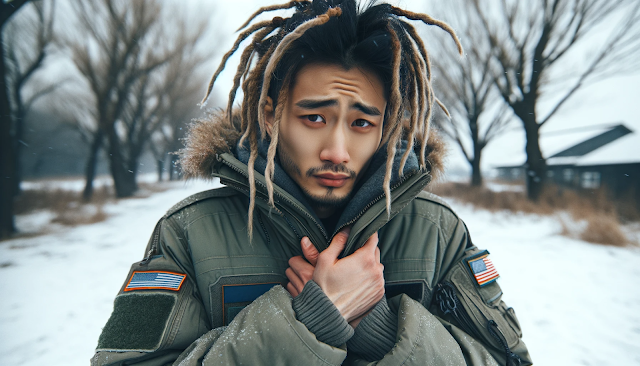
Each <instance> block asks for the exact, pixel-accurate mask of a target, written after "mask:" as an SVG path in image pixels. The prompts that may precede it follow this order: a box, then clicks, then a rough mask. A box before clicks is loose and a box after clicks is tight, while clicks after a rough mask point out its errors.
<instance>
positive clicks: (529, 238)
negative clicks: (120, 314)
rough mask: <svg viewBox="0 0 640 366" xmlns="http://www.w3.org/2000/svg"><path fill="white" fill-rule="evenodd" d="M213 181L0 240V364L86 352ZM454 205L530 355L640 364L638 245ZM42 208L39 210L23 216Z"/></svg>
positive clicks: (85, 355) (56, 361) (64, 360)
mask: <svg viewBox="0 0 640 366" xmlns="http://www.w3.org/2000/svg"><path fill="white" fill-rule="evenodd" d="M210 187H212V184H211V183H203V182H193V183H189V184H186V185H185V184H180V185H177V186H176V187H175V188H173V189H170V190H168V191H166V192H162V193H157V194H154V195H152V196H150V197H148V198H135V199H128V200H122V201H119V202H118V203H116V204H107V205H106V206H105V208H104V209H105V211H106V212H107V213H108V214H109V218H108V219H107V220H106V221H104V222H100V223H96V224H92V225H86V226H79V227H76V228H64V227H58V228H56V229H55V230H53V231H52V232H51V233H49V234H46V235H41V236H36V237H29V238H27V237H23V238H17V239H13V240H9V241H3V242H0V294H1V299H2V300H1V301H0V365H11V366H18V365H86V364H88V360H89V358H90V357H91V356H92V354H93V349H94V347H95V345H96V342H97V339H98V336H99V334H100V329H101V327H102V326H103V325H104V324H105V322H106V321H107V319H108V317H109V314H110V312H111V309H112V302H113V298H114V296H115V295H116V293H117V292H118V290H119V288H120V286H121V284H122V281H123V280H124V277H125V276H126V274H127V272H128V270H129V266H130V264H131V263H132V262H135V261H137V260H139V259H140V258H142V256H143V251H144V248H145V246H146V243H147V240H148V238H149V235H150V234H151V231H152V230H153V227H154V225H155V223H156V220H157V219H158V218H159V217H160V216H162V214H163V213H164V211H165V210H167V209H168V208H170V207H171V206H172V205H173V204H174V203H176V202H178V201H179V200H181V199H182V198H184V197H186V196H188V195H190V194H192V193H195V192H198V191H200V190H204V189H208V188H210ZM452 206H453V207H454V209H455V210H456V211H457V212H458V214H459V215H460V216H461V217H462V218H463V219H464V220H465V221H466V223H467V225H468V226H469V230H470V231H471V235H472V237H473V241H474V243H475V244H476V245H478V246H480V247H484V248H487V249H489V250H490V252H491V255H492V259H493V262H494V263H495V265H496V267H497V269H498V271H499V272H500V274H501V276H502V277H501V279H500V280H499V282H500V284H501V286H502V288H503V291H504V292H505V296H504V300H505V301H506V302H507V303H508V304H509V305H510V306H513V307H514V308H515V309H516V311H517V313H518V317H519V319H520V322H521V325H522V328H523V330H524V339H525V342H526V343H527V345H528V346H529V350H530V352H531V355H532V357H533V359H534V361H535V363H536V365H563V366H565V365H594V366H596V365H597V366H600V365H640V311H639V310H640V290H639V288H638V286H639V284H640V266H639V265H638V263H640V250H639V249H638V248H614V247H607V246H599V245H594V244H589V243H585V242H582V241H578V240H574V239H569V238H566V237H563V236H560V235H559V234H558V233H559V232H560V225H559V223H558V222H556V219H555V218H553V217H541V216H535V215H518V214H513V213H489V212H486V211H481V210H474V209H473V208H471V207H469V206H466V205H463V204H460V203H457V202H455V201H454V202H452ZM38 215H39V216H38ZM46 220H47V217H46V214H43V213H40V214H34V215H29V217H23V218H21V221H20V222H21V223H20V224H21V225H29V223H30V222H31V223H35V222H38V221H39V222H41V223H42V222H46Z"/></svg>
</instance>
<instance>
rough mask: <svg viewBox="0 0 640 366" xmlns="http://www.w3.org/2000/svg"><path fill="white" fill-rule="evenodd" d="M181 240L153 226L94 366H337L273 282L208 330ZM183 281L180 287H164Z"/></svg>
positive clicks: (172, 230) (335, 354) (338, 353)
mask: <svg viewBox="0 0 640 366" xmlns="http://www.w3.org/2000/svg"><path fill="white" fill-rule="evenodd" d="M183 237H184V235H183V233H182V232H181V231H180V228H179V227H178V225H176V223H175V221H172V219H171V218H168V219H163V220H161V221H160V222H159V223H158V226H157V227H156V230H154V234H153V235H152V238H151V240H150V242H149V245H148V246H147V253H148V254H147V256H146V258H145V259H143V260H142V261H141V262H138V263H134V264H133V265H132V267H131V270H130V273H129V275H128V276H127V280H126V281H125V283H124V284H123V286H122V288H121V289H120V292H119V293H118V295H117V297H116V299H115V301H114V309H113V312H112V314H111V316H110V318H109V320H108V321H107V324H106V325H105V327H104V328H103V330H102V334H101V335H100V338H99V340H98V347H97V349H96V353H95V355H94V357H93V358H92V360H91V364H92V365H145V366H146V365H149V366H151V365H154V366H155V365H172V364H173V365H203V364H206V365H214V364H215V365H218V364H219V365H233V364H245V365H278V364H297V363H298V362H299V361H300V360H301V359H304V360H305V363H306V364H309V365H316V364H317V365H340V364H342V361H343V360H344V358H345V357H346V350H345V349H343V348H336V347H332V346H330V345H327V344H325V343H322V342H319V341H318V340H316V337H315V336H314V334H313V333H311V332H310V331H309V330H308V329H307V328H306V326H305V325H304V324H303V323H301V322H300V321H298V320H297V319H296V314H295V312H294V310H293V308H292V298H291V296H290V295H289V293H288V292H287V291H286V290H285V289H284V288H283V287H282V286H279V285H278V286H275V287H273V288H272V289H271V290H270V291H268V292H266V293H265V294H263V295H262V296H260V297H258V298H257V299H256V300H255V301H253V303H251V304H250V305H248V306H247V307H245V308H244V310H242V311H241V312H240V313H239V314H238V315H237V316H236V317H235V318H234V320H233V321H232V322H231V323H230V324H229V325H228V326H226V327H220V328H216V329H211V326H210V322H209V319H208V316H207V313H206V310H205V308H204V306H203V303H202V298H201V296H200V294H199V291H198V289H197V286H196V283H195V281H194V270H193V266H192V262H191V258H190V254H189V251H188V248H186V247H185V244H184V243H183V241H182V240H180V239H181V238H183ZM167 273H168V274H171V275H169V277H165V279H161V280H158V278H159V277H157V276H158V274H163V275H164V274H167ZM154 276H156V277H154ZM171 276H174V277H171ZM176 276H177V277H176ZM181 276H185V277H184V280H183V282H182V283H181V284H180V285H179V286H178V285H175V284H174V285H170V284H167V282H162V281H169V282H170V281H171V280H172V279H173V280H175V281H178V280H180V278H181ZM166 278H169V279H168V280H167V279H166ZM158 281H160V282H162V283H160V282H158ZM163 286H165V287H166V288H157V287H163ZM145 287H146V288H145ZM176 287H177V288H176Z"/></svg>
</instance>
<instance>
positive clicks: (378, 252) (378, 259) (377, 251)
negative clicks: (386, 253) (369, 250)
mask: <svg viewBox="0 0 640 366" xmlns="http://www.w3.org/2000/svg"><path fill="white" fill-rule="evenodd" d="M376 262H378V263H380V248H378V246H376Z"/></svg>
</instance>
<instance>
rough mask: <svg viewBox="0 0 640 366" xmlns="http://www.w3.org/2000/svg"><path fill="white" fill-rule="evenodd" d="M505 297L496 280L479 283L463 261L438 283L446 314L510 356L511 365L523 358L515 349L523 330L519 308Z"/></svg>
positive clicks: (439, 301)
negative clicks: (510, 303) (511, 305)
mask: <svg viewBox="0 0 640 366" xmlns="http://www.w3.org/2000/svg"><path fill="white" fill-rule="evenodd" d="M501 298H502V291H501V290H500V286H499V285H498V284H497V283H496V282H494V283H491V284H488V285H486V286H484V287H478V286H477V285H476V284H475V280H474V279H473V278H471V275H470V274H469V272H468V271H466V270H465V268H464V263H463V262H461V263H458V265H456V266H455V267H454V268H453V269H452V270H451V272H450V273H449V275H448V276H447V277H446V278H445V280H444V281H442V282H441V283H439V284H438V287H437V289H436V296H435V305H436V306H437V308H438V310H439V311H440V312H441V313H442V315H443V316H444V317H445V318H449V319H451V320H453V322H454V323H455V324H457V325H458V326H459V327H460V328H461V329H462V330H464V331H465V332H466V333H468V334H469V335H471V336H472V337H474V338H476V339H478V340H479V341H481V342H483V343H484V344H485V345H487V346H489V347H490V349H489V350H490V351H491V353H492V354H499V355H500V356H501V357H500V358H503V359H504V358H506V364H507V365H518V364H519V360H520V358H519V357H518V356H517V355H515V354H514V353H513V352H511V349H512V348H514V347H516V345H517V344H518V342H519V340H520V337H521V336H522V332H521V330H520V325H519V323H518V321H517V318H516V316H515V312H514V311H513V309H511V308H507V306H506V304H505V303H504V302H503V301H502V300H501Z"/></svg>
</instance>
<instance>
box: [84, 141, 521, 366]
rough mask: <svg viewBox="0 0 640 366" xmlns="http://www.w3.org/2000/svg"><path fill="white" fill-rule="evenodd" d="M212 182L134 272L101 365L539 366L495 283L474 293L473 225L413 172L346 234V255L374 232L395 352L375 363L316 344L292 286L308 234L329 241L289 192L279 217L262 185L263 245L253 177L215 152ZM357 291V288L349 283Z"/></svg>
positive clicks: (281, 199) (278, 198) (175, 216)
mask: <svg viewBox="0 0 640 366" xmlns="http://www.w3.org/2000/svg"><path fill="white" fill-rule="evenodd" d="M206 166H207V167H210V170H209V171H208V172H207V173H208V174H212V175H213V176H216V177H219V178H220V180H221V182H222V183H223V184H225V185H226V187H224V188H219V189H213V190H210V191H205V192H201V193H199V194H196V195H194V196H191V197H189V198H186V199H185V200H183V201H182V202H180V203H178V204H177V205H176V206H175V207H174V208H172V209H171V210H169V211H168V212H167V214H166V215H165V216H164V217H163V218H162V219H161V220H160V221H159V222H158V224H157V226H156V228H155V230H154V232H153V234H152V236H151V239H150V240H149V243H148V245H147V248H146V251H145V256H144V258H143V259H142V260H141V261H140V262H137V263H134V264H133V265H132V266H131V270H130V273H129V274H128V276H127V278H126V280H125V282H124V284H123V286H122V288H121V289H120V291H119V293H118V295H117V296H116V299H115V301H114V309H113V313H112V314H111V317H110V318H109V320H108V322H107V324H106V325H105V327H104V328H103V331H102V334H101V336H100V339H99V341H98V346H97V349H96V354H95V355H94V357H93V358H92V360H91V364H92V365H171V364H173V365H300V364H304V365H305V366H311V365H373V364H379V365H438V366H439V365H530V364H531V358H530V356H529V354H528V351H527V348H526V346H525V344H524V343H523V341H522V339H521V337H522V332H521V330H520V325H519V323H518V320H517V318H516V315H515V312H514V310H513V309H512V308H509V307H507V306H506V304H505V303H504V302H503V301H502V300H501V296H502V291H501V289H500V286H499V285H498V283H497V282H495V281H493V282H490V283H489V284H485V285H484V286H482V287H481V286H480V285H478V281H477V280H476V279H475V277H474V275H473V273H472V270H471V268H470V265H469V261H470V260H471V259H473V258H476V257H477V256H478V254H482V252H481V251H480V250H478V249H477V248H476V247H475V246H474V245H473V244H472V242H471V239H470V237H469V234H468V232H467V229H466V227H465V225H464V223H463V222H462V221H461V220H460V219H459V218H458V217H457V216H456V214H455V213H454V212H453V211H452V210H451V209H450V208H449V207H448V206H447V205H446V204H445V203H444V202H442V201H441V200H440V199H439V198H438V197H436V196H434V195H432V194H430V193H427V192H424V191H423V188H424V187H425V186H426V184H427V183H428V182H429V180H430V179H431V176H430V174H429V173H428V172H426V171H423V170H415V171H412V172H411V173H410V174H406V175H404V177H403V178H402V179H401V180H400V181H398V182H397V183H396V184H394V185H393V186H392V191H391V195H392V204H391V213H390V215H389V216H388V214H387V211H386V205H385V199H384V197H383V196H377V197H372V198H371V200H370V202H369V203H368V204H367V205H366V206H365V208H364V209H363V210H362V211H360V212H359V213H358V214H357V215H355V217H353V218H352V219H351V220H350V221H349V222H346V223H344V224H343V225H340V227H337V228H336V229H335V231H334V234H333V235H335V233H336V232H338V231H339V230H340V229H341V228H342V227H344V226H347V225H350V226H351V233H350V236H349V239H348V241H347V243H346V246H345V250H344V252H343V256H346V255H349V254H351V253H353V252H354V251H355V250H356V249H358V248H359V247H361V246H362V245H363V244H364V242H365V241H366V240H367V238H369V237H370V236H371V235H372V234H373V233H375V232H378V235H379V248H380V254H381V256H380V258H381V262H382V263H383V264H384V277H385V288H386V296H387V298H388V299H389V305H390V308H391V309H392V311H393V312H394V314H396V315H397V318H398V329H397V336H396V343H395V346H394V347H393V349H392V350H391V351H390V352H389V353H387V354H386V355H385V356H384V357H383V358H382V359H381V360H379V361H375V362H368V361H365V360H362V359H359V358H358V356H357V355H356V354H354V353H353V352H349V350H348V349H347V347H346V345H343V346H342V347H332V346H330V345H328V344H325V343H322V342H320V341H318V340H317V339H316V337H315V335H314V334H313V333H311V332H310V331H309V330H308V329H307V328H306V327H305V325H304V324H303V323H301V322H300V321H298V320H297V318H296V314H295V312H294V311H293V309H292V298H291V296H290V295H289V293H288V292H287V291H286V290H285V289H284V287H283V286H282V285H283V284H285V283H286V281H287V278H286V276H285V270H286V269H287V267H288V260H289V258H291V257H292V256H296V255H302V252H301V247H300V240H301V238H302V237H303V236H308V237H309V238H310V240H311V242H312V243H313V244H314V245H315V246H316V247H317V249H318V250H319V251H322V250H324V249H325V248H326V247H327V246H328V244H329V243H330V242H331V239H332V236H333V235H332V234H329V233H327V232H326V230H325V229H324V227H323V226H322V224H321V223H319V222H318V220H317V219H316V218H315V215H313V214H312V213H311V212H309V210H308V209H307V208H306V207H305V205H304V204H302V203H301V202H300V201H299V200H297V199H296V198H295V197H294V196H292V195H291V194H290V193H289V192H287V191H285V190H284V189H282V187H279V186H277V185H276V186H275V187H274V190H275V192H274V199H275V208H273V207H270V206H269V205H268V203H267V199H266V197H267V196H266V189H265V181H264V177H263V176H262V175H261V174H259V173H256V174H255V175H256V184H257V188H258V190H257V199H256V210H255V213H254V223H253V227H254V231H253V241H252V242H249V239H248V235H247V207H248V201H249V198H248V193H247V192H248V189H249V187H248V180H247V177H248V171H247V165H246V164H244V163H243V162H241V161H240V160H238V158H237V157H236V156H235V155H234V154H231V153H229V152H221V153H216V154H215V157H214V158H212V159H211V160H210V165H206ZM345 280H348V279H345Z"/></svg>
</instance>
